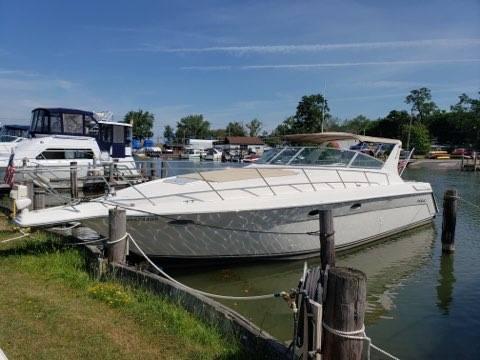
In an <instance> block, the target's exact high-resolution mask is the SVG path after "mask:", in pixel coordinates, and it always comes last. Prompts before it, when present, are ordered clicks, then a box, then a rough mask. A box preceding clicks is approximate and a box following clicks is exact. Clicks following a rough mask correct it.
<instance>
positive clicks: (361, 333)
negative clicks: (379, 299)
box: [322, 322, 400, 360]
mask: <svg viewBox="0 0 480 360" xmlns="http://www.w3.org/2000/svg"><path fill="white" fill-rule="evenodd" d="M322 327H323V328H324V329H325V330H327V331H328V332H330V333H331V334H333V335H336V336H339V337H343V338H345V339H350V340H361V341H366V342H367V344H368V349H367V359H368V360H370V348H374V349H375V350H377V351H378V352H380V353H382V354H383V355H385V356H388V357H389V358H391V359H394V360H400V359H399V358H397V357H396V356H394V355H392V354H390V353H389V352H387V351H385V350H383V349H381V348H379V347H378V346H376V345H374V344H373V343H372V339H371V338H369V337H368V336H367V334H366V332H365V325H362V328H361V329H359V330H354V331H342V330H337V329H334V328H331V327H330V326H328V325H327V324H326V323H325V322H322Z"/></svg>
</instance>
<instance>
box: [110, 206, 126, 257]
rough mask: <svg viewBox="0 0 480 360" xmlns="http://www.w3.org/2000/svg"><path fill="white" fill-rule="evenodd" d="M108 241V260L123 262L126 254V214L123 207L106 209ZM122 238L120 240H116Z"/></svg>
mask: <svg viewBox="0 0 480 360" xmlns="http://www.w3.org/2000/svg"><path fill="white" fill-rule="evenodd" d="M108 220H109V227H108V230H109V231H108V234H109V235H108V237H109V239H108V242H114V243H112V244H108V243H107V246H106V254H107V258H108V262H109V263H111V262H115V263H125V258H126V255H127V239H126V237H125V234H126V233H127V214H126V210H125V209H120V208H114V209H110V210H109V211H108ZM119 239H122V240H120V241H117V240H119Z"/></svg>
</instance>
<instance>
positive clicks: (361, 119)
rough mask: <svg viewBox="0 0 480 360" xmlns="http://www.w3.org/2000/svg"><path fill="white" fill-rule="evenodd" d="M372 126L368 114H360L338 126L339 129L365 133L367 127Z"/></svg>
mask: <svg viewBox="0 0 480 360" xmlns="http://www.w3.org/2000/svg"><path fill="white" fill-rule="evenodd" d="M369 126H370V119H368V118H367V117H366V116H363V115H358V116H356V117H354V118H353V119H351V120H347V121H345V122H344V123H343V124H342V125H341V126H337V127H336V128H338V130H341V131H348V132H352V133H354V134H361V135H365V133H366V131H367V128H368V127H369Z"/></svg>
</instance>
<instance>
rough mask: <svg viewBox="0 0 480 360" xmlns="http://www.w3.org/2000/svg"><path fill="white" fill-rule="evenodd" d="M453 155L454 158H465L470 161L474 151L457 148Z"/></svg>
mask: <svg viewBox="0 0 480 360" xmlns="http://www.w3.org/2000/svg"><path fill="white" fill-rule="evenodd" d="M451 155H452V156H453V157H464V158H469V159H470V158H472V156H473V151H472V150H470V149H465V148H456V149H455V150H453V151H452V154H451Z"/></svg>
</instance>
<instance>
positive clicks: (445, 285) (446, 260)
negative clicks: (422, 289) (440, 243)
mask: <svg viewBox="0 0 480 360" xmlns="http://www.w3.org/2000/svg"><path fill="white" fill-rule="evenodd" d="M453 259H454V256H453V254H443V255H442V256H441V258H440V271H439V273H438V275H439V276H438V286H437V306H438V308H439V309H440V311H441V313H442V314H443V315H448V313H449V310H450V304H451V303H452V300H453V284H455V281H456V279H455V275H454V269H453Z"/></svg>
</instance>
